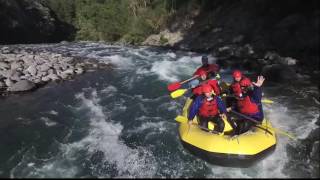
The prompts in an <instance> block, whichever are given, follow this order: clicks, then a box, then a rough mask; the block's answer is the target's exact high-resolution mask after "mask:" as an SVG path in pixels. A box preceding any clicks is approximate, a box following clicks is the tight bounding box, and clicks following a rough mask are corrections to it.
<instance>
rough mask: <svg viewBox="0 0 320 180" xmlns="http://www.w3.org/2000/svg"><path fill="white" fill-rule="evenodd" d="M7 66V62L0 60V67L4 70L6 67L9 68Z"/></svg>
mask: <svg viewBox="0 0 320 180" xmlns="http://www.w3.org/2000/svg"><path fill="white" fill-rule="evenodd" d="M9 68H10V66H9V64H7V63H5V62H0V69H2V70H6V69H9Z"/></svg>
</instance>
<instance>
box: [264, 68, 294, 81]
mask: <svg viewBox="0 0 320 180" xmlns="http://www.w3.org/2000/svg"><path fill="white" fill-rule="evenodd" d="M262 75H264V76H265V77H266V79H267V80H268V81H273V82H291V81H295V80H297V74H296V72H295V70H294V69H293V68H292V67H289V66H286V65H282V64H272V65H266V66H264V67H263V69H262Z"/></svg>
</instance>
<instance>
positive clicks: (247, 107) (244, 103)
mask: <svg viewBox="0 0 320 180" xmlns="http://www.w3.org/2000/svg"><path fill="white" fill-rule="evenodd" d="M237 105H238V109H239V111H240V113H243V114H255V113H258V112H259V109H258V105H257V104H256V103H253V102H251V100H250V97H249V96H246V97H245V98H243V99H242V100H238V101H237Z"/></svg>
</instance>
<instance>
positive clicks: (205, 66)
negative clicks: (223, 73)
mask: <svg viewBox="0 0 320 180" xmlns="http://www.w3.org/2000/svg"><path fill="white" fill-rule="evenodd" d="M201 61H202V65H201V66H200V67H199V68H198V69H197V70H196V71H195V72H194V73H193V76H196V75H199V76H201V75H200V72H201V71H205V72H208V73H209V78H215V77H216V76H217V77H219V75H218V72H219V66H218V65H217V64H209V60H208V57H207V56H202V57H201Z"/></svg>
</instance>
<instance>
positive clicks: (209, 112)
mask: <svg viewBox="0 0 320 180" xmlns="http://www.w3.org/2000/svg"><path fill="white" fill-rule="evenodd" d="M218 113H219V112H218V104H217V100H216V98H215V97H214V98H213V100H211V101H207V98H204V99H203V102H202V105H201V107H200V110H199V114H200V116H203V117H209V116H211V117H214V116H216V115H217V114H218Z"/></svg>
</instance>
